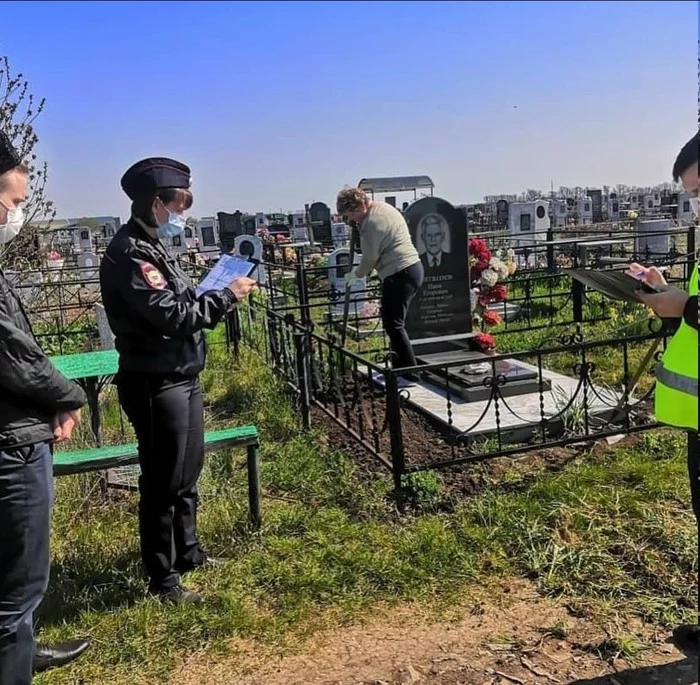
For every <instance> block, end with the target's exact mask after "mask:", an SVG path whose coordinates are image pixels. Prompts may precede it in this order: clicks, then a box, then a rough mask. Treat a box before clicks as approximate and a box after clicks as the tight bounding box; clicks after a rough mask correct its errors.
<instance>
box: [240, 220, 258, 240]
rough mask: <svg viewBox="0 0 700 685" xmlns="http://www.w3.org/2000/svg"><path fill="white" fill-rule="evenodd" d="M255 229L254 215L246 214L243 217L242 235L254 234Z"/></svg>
mask: <svg viewBox="0 0 700 685" xmlns="http://www.w3.org/2000/svg"><path fill="white" fill-rule="evenodd" d="M256 230H257V228H256V226H255V217H254V216H247V217H246V218H245V219H243V235H255V233H256Z"/></svg>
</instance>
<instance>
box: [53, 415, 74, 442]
mask: <svg viewBox="0 0 700 685" xmlns="http://www.w3.org/2000/svg"><path fill="white" fill-rule="evenodd" d="M74 414H75V412H62V413H60V414H58V416H56V418H55V419H54V423H53V436H54V439H55V441H56V442H63V441H64V440H70V439H71V437H72V436H73V429H74V428H75V424H76V421H75V419H74ZM78 421H80V412H78Z"/></svg>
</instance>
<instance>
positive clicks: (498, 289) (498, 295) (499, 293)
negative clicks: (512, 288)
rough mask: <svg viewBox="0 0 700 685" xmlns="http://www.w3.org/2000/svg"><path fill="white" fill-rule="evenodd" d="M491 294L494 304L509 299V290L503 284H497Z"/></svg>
mask: <svg viewBox="0 0 700 685" xmlns="http://www.w3.org/2000/svg"><path fill="white" fill-rule="evenodd" d="M489 294H490V295H491V299H492V301H493V302H503V301H504V300H505V299H506V298H507V297H508V288H506V286H505V285H503V283H496V285H494V286H493V288H491V292H490V293H489Z"/></svg>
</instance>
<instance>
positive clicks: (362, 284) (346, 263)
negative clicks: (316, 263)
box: [328, 247, 367, 316]
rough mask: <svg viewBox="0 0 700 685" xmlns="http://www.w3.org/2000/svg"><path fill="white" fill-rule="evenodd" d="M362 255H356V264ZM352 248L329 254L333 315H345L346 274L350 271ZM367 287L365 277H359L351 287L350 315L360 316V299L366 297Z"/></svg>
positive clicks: (329, 280)
mask: <svg viewBox="0 0 700 685" xmlns="http://www.w3.org/2000/svg"><path fill="white" fill-rule="evenodd" d="M360 260H361V256H360V255H358V254H356V255H355V265H356V266H357V265H358V264H359V263H360ZM350 270H351V269H350V250H349V249H348V248H346V247H342V248H340V249H338V250H334V251H333V252H331V253H330V254H329V255H328V282H329V285H330V288H331V290H332V291H333V292H334V298H337V299H334V302H333V305H332V307H333V316H343V314H344V307H345V297H344V296H345V290H346V288H345V275H346V274H348V273H350ZM366 289H367V281H366V279H364V278H358V279H357V281H355V283H353V285H352V287H351V288H350V316H360V315H361V310H362V305H363V303H362V302H358V300H362V299H364V295H365V290H366Z"/></svg>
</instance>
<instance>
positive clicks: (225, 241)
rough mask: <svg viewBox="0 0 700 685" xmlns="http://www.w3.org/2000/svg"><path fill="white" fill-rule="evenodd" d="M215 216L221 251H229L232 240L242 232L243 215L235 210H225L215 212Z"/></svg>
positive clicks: (231, 246)
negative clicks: (230, 211)
mask: <svg viewBox="0 0 700 685" xmlns="http://www.w3.org/2000/svg"><path fill="white" fill-rule="evenodd" d="M216 218H217V219H218V221H219V240H220V241H221V251H222V252H225V253H229V252H231V250H232V249H233V246H234V241H235V240H236V238H237V237H238V236H239V235H243V234H244V230H243V221H242V218H243V215H242V214H241V213H240V212H238V211H236V212H234V213H233V214H228V213H227V212H217V214H216Z"/></svg>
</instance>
